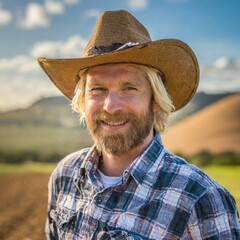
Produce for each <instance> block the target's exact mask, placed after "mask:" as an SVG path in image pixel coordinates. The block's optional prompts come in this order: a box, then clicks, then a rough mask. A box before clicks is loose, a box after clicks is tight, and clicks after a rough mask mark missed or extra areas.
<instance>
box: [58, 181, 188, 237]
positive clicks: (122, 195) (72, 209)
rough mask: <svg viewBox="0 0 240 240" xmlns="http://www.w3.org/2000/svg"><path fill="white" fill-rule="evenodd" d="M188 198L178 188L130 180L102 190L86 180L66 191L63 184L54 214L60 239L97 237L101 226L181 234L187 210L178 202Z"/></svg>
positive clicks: (143, 233)
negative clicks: (166, 188) (152, 185)
mask: <svg viewBox="0 0 240 240" xmlns="http://www.w3.org/2000/svg"><path fill="white" fill-rule="evenodd" d="M187 200H188V199H187V198H186V199H184V198H183V196H182V195H181V194H180V193H178V192H177V191H170V190H168V191H165V190H156V189H153V188H151V187H149V186H147V185H144V184H143V185H141V186H140V185H137V184H136V182H135V181H133V180H132V181H129V182H128V183H127V184H125V185H121V186H118V187H115V188H108V189H105V190H102V191H97V190H96V189H95V188H94V187H93V185H92V184H91V183H90V182H85V183H82V184H81V183H79V184H78V186H73V187H72V189H70V190H68V191H67V192H65V191H64V188H63V190H62V191H61V192H60V193H59V195H58V200H57V206H56V209H55V210H54V218H55V222H56V225H57V228H58V232H59V236H60V237H61V239H96V236H97V234H98V233H99V232H100V231H103V230H104V231H106V230H107V231H111V230H124V231H127V232H129V233H130V234H134V235H136V236H139V237H140V239H144V238H146V239H163V238H165V237H166V236H167V234H170V232H171V234H172V233H173V232H174V234H175V236H177V235H181V234H182V232H183V231H184V229H185V228H186V224H187V222H186V221H187V219H188V215H189V214H188V212H187V211H184V210H181V208H180V206H179V204H180V203H181V201H187ZM165 239H166V238H165ZM169 239H170V238H169ZM172 239H175V238H174V237H173V235H172ZM176 239H177V238H176Z"/></svg>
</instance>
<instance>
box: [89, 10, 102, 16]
mask: <svg viewBox="0 0 240 240" xmlns="http://www.w3.org/2000/svg"><path fill="white" fill-rule="evenodd" d="M101 13H102V11H100V10H98V9H89V10H87V11H86V13H85V15H86V16H87V17H88V18H98V17H99V16H100V14H101Z"/></svg>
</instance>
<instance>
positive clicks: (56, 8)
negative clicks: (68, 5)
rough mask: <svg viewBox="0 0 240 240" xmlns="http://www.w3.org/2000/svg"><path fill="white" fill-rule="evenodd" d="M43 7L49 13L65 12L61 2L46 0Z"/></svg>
mask: <svg viewBox="0 0 240 240" xmlns="http://www.w3.org/2000/svg"><path fill="white" fill-rule="evenodd" d="M45 8H46V10H47V12H48V13H49V14H54V15H55V14H62V13H64V12H65V6H64V5H63V3H61V2H58V1H53V0H46V2H45Z"/></svg>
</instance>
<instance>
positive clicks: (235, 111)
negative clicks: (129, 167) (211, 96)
mask: <svg viewBox="0 0 240 240" xmlns="http://www.w3.org/2000/svg"><path fill="white" fill-rule="evenodd" d="M239 119H240V94H235V95H232V96H230V97H226V98H224V99H222V100H220V101H218V102H217V103H215V104H213V105H210V106H209V107H207V108H206V109H203V110H202V111H200V112H198V113H196V114H194V115H193V116H190V117H188V118H187V119H185V120H183V121H181V122H180V123H178V124H176V125H174V126H172V127H170V129H169V132H168V133H167V134H166V135H163V143H164V145H165V146H166V148H168V149H169V150H171V151H173V152H178V153H182V154H187V155H193V154H196V153H199V152H202V151H209V152H211V153H221V152H228V151H231V152H235V153H240V147H239V142H240V122H239Z"/></svg>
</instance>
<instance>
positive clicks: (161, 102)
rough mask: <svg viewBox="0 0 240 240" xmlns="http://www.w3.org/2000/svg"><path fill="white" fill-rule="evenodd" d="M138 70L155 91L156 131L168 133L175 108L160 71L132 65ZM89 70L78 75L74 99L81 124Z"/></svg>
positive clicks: (74, 108)
mask: <svg viewBox="0 0 240 240" xmlns="http://www.w3.org/2000/svg"><path fill="white" fill-rule="evenodd" d="M132 65H133V66H135V67H136V68H138V69H140V70H142V71H143V72H145V74H146V76H147V78H148V80H149V83H150V85H151V88H152V91H153V102H154V104H155V105H156V106H157V107H158V110H157V112H156V113H155V117H154V129H155V130H156V131H158V132H160V133H164V132H166V130H167V128H168V121H169V115H170V113H171V112H172V111H174V109H175V107H174V105H173V102H172V100H171V98H170V96H169V95H168V93H167V91H166V89H165V87H164V84H163V81H162V77H161V76H162V74H161V72H160V71H159V70H157V69H155V68H153V67H149V66H144V65H140V64H132ZM86 77H87V69H84V70H81V71H80V72H79V74H78V78H79V81H78V83H77V85H76V88H75V94H74V97H73V99H72V109H73V111H75V112H78V113H79V114H80V122H84V119H85V111H84V101H85V98H84V97H85V87H86Z"/></svg>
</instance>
